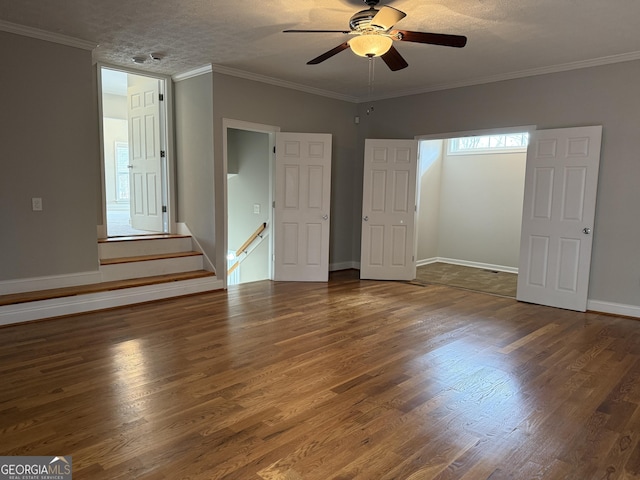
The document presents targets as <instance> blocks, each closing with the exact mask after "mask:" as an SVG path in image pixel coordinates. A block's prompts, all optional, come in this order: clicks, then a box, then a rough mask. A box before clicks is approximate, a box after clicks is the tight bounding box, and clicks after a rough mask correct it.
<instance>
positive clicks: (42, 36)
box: [0, 20, 98, 51]
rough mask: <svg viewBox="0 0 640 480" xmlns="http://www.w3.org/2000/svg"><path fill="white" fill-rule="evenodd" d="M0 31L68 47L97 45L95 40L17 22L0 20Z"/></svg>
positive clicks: (86, 48)
mask: <svg viewBox="0 0 640 480" xmlns="http://www.w3.org/2000/svg"><path fill="white" fill-rule="evenodd" d="M0 31H3V32H8V33H15V34H16V35H22V36H25V37H31V38H37V39H39V40H44V41H46V42H53V43H59V44H62V45H67V46H68V47H75V48H81V49H82V50H90V51H91V50H93V49H94V48H96V47H97V46H98V44H97V43H95V42H90V41H88V40H81V39H79V38H74V37H69V36H67V35H62V34H60V33H53V32H47V31H46V30H40V29H39V28H33V27H27V26H26V25H19V24H17V23H11V22H5V21H4V20H0Z"/></svg>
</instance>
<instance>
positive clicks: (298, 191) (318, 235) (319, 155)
mask: <svg viewBox="0 0 640 480" xmlns="http://www.w3.org/2000/svg"><path fill="white" fill-rule="evenodd" d="M275 177H276V181H275V199H276V200H275V209H274V242H275V245H274V250H275V260H274V279H275V280H286V281H310V282H314V281H315V282H326V281H327V280H328V279H329V224H330V222H329V216H330V207H331V135H329V134H319V133H277V134H276V166H275Z"/></svg>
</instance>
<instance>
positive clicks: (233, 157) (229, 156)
mask: <svg viewBox="0 0 640 480" xmlns="http://www.w3.org/2000/svg"><path fill="white" fill-rule="evenodd" d="M277 131H279V128H278V127H271V126H268V125H259V124H253V123H249V122H243V121H237V120H230V119H224V121H223V156H224V160H225V165H226V179H225V182H224V183H225V186H226V208H225V213H226V217H227V229H226V232H227V234H226V244H227V245H226V247H227V248H226V252H227V275H226V280H227V285H237V284H240V283H248V282H255V281H259V280H270V279H272V278H273V262H272V258H273V235H272V234H271V230H272V220H273V219H272V217H273V209H272V205H273V191H274V190H273V151H274V148H275V133H276V132H277Z"/></svg>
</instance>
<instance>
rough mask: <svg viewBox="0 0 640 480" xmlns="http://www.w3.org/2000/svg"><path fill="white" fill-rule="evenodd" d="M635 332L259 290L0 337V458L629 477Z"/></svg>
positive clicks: (538, 313) (342, 475)
mask: <svg viewBox="0 0 640 480" xmlns="http://www.w3.org/2000/svg"><path fill="white" fill-rule="evenodd" d="M639 378H640V322H638V321H635V320H632V319H626V318H618V317H613V316H604V315H597V314H582V313H575V312H569V311H565V310H558V309H553V308H547V307H542V306H537V305H529V304H523V303H517V302H516V301H515V300H513V299H509V298H502V297H498V296H493V295H485V294H480V293H474V292H468V291H464V290H460V289H455V288H449V287H445V286H438V285H433V286H427V287H423V286H416V285H411V284H407V283H401V282H373V281H359V280H358V279H357V278H356V277H355V274H354V273H353V272H340V273H338V274H335V275H333V276H332V279H331V281H330V282H329V283H328V284H317V283H272V282H257V283H254V284H247V285H241V286H236V287H232V288H231V289H230V290H229V291H228V292H223V291H219V292H213V293H207V294H199V295H195V296H191V297H185V298H178V299H171V300H166V301H160V302H155V303H150V304H146V305H137V306H130V307H126V308H119V309H114V310H110V311H104V312H94V313H88V314H82V315H77V316H72V317H66V318H60V319H54V320H49V321H43V322H36V323H31V324H24V325H17V326H10V327H5V328H1V329H0V380H1V385H2V387H1V390H0V455H72V458H73V474H74V475H73V478H74V480H82V479H91V480H101V479H110V480H113V479H151V480H165V479H166V480H168V479H171V480H175V479H190V480H195V479H242V480H251V479H256V480H299V479H304V480H315V479H320V480H327V479H336V480H338V479H340V480H344V479H366V480H378V479H403V480H404V479H411V480H418V479H465V480H476V479H491V480H498V479H532V478H535V479H540V478H544V479H576V480H578V479H579V480H583V479H599V480H600V479H607V480H614V479H630V478H640V444H639V441H640V428H639V427H640V409H639V408H638V405H639V404H640V382H639V381H638V380H639Z"/></svg>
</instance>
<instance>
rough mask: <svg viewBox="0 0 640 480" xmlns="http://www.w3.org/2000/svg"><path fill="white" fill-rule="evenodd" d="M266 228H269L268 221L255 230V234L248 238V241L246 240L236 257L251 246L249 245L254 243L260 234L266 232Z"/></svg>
mask: <svg viewBox="0 0 640 480" xmlns="http://www.w3.org/2000/svg"><path fill="white" fill-rule="evenodd" d="M265 228H267V223H266V222H265V223H263V224H262V225H260V226H259V227H258V229H257V230H256V231H255V232H253V234H252V235H251V236H250V237H249V238H248V239H247V241H246V242H244V243H243V244H242V246H241V247H240V248H239V249H238V250H236V257H237V256H238V255H240V254H241V253H242V252H244V251H245V250H246V249H247V248H249V245H251V243H253V241H254V240H255V239H256V238H258V235H260V234H261V233H262V232H264V230H265Z"/></svg>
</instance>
